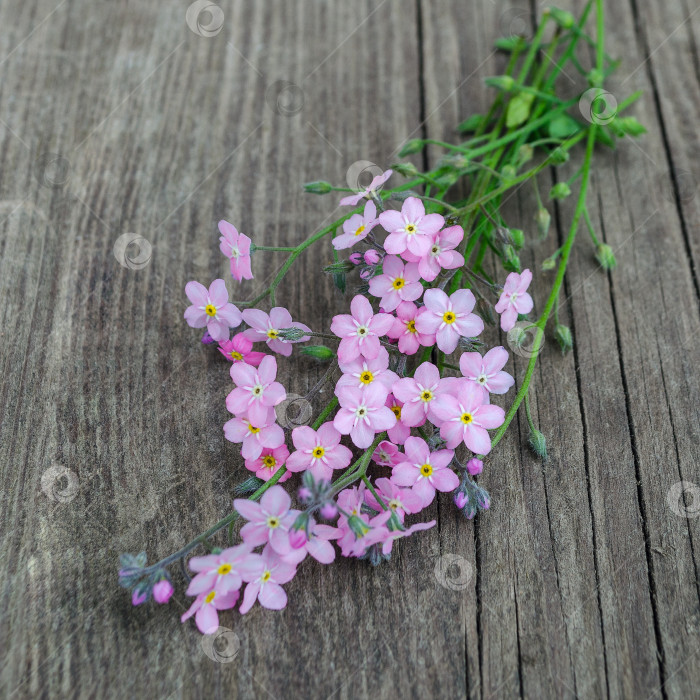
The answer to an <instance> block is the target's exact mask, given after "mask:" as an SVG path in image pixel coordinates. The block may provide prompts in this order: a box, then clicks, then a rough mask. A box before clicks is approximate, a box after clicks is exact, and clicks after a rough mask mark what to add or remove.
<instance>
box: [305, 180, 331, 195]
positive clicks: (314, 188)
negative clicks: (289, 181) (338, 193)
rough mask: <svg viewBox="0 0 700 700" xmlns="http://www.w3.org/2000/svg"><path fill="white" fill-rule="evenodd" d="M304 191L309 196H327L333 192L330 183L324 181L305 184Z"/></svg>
mask: <svg viewBox="0 0 700 700" xmlns="http://www.w3.org/2000/svg"><path fill="white" fill-rule="evenodd" d="M304 190H305V191H306V192H310V193H311V194H328V193H329V192H331V191H332V190H333V186H332V185H331V183H330V182H325V181H324V180H316V182H307V183H305V184H304Z"/></svg>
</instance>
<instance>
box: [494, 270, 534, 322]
mask: <svg viewBox="0 0 700 700" xmlns="http://www.w3.org/2000/svg"><path fill="white" fill-rule="evenodd" d="M530 282H532V272H530V270H523V271H522V273H521V274H518V273H517V272H511V273H510V274H509V275H508V277H506V283H505V284H504V285H503V292H502V293H501V298H500V299H499V300H498V303H497V304H496V307H495V308H496V313H499V314H501V330H504V331H506V333H507V332H508V331H509V330H510V329H511V328H513V326H514V325H515V322H516V321H517V320H518V314H529V313H530V311H532V307H533V301H532V297H531V296H530V295H529V294H528V293H527V288H528V287H529V286H530Z"/></svg>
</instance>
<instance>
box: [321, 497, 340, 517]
mask: <svg viewBox="0 0 700 700" xmlns="http://www.w3.org/2000/svg"><path fill="white" fill-rule="evenodd" d="M336 515H338V509H337V508H336V505H335V503H333V501H328V502H327V503H324V504H323V505H322V506H321V517H322V518H323V519H324V520H333V519H334V518H335V516H336Z"/></svg>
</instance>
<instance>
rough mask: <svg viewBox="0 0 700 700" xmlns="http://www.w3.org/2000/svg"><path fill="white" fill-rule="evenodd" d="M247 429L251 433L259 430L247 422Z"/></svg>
mask: <svg viewBox="0 0 700 700" xmlns="http://www.w3.org/2000/svg"><path fill="white" fill-rule="evenodd" d="M248 430H250V432H251V433H253V435H255V434H256V433H259V432H260V428H256V427H255V426H254V425H253V424H252V423H249V424H248Z"/></svg>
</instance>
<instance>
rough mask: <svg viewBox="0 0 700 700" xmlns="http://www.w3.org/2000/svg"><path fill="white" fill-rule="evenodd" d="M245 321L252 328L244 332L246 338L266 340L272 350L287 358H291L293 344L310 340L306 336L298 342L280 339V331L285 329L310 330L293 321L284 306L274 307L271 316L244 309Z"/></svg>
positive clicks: (258, 311) (255, 340)
mask: <svg viewBox="0 0 700 700" xmlns="http://www.w3.org/2000/svg"><path fill="white" fill-rule="evenodd" d="M243 320H244V321H245V322H246V323H247V324H248V325H249V326H250V328H248V329H247V330H245V331H243V333H244V335H245V337H246V338H249V339H250V340H252V341H253V342H258V341H261V340H264V341H265V342H266V343H267V345H268V347H269V348H270V350H273V351H274V352H277V353H279V354H280V355H284V356H285V357H289V356H290V355H291V354H292V346H291V343H303V342H305V341H307V340H308V339H309V336H304V337H302V338H299V339H298V340H286V339H285V338H280V331H281V330H282V329H283V328H300V329H301V330H303V331H309V330H310V328H309V327H308V326H306V325H304V324H303V323H299V322H298V321H292V315H291V314H290V313H289V311H287V309H285V308H284V307H283V306H273V307H272V308H271V309H270V314H269V315H268V314H266V313H265V312H264V311H261V310H260V309H244V310H243Z"/></svg>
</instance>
